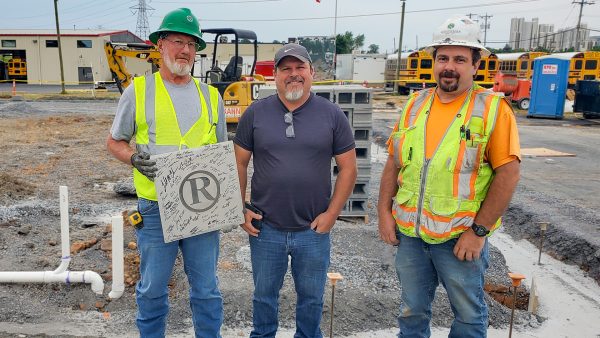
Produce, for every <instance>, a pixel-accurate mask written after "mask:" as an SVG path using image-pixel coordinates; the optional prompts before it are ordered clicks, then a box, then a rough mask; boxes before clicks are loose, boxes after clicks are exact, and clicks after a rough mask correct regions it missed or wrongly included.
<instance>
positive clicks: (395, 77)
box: [394, 0, 406, 93]
mask: <svg viewBox="0 0 600 338" xmlns="http://www.w3.org/2000/svg"><path fill="white" fill-rule="evenodd" d="M400 1H402V16H401V18H400V38H399V39H398V60H397V61H396V76H394V79H396V80H395V81H394V93H398V81H400V59H401V54H402V34H403V33H404V8H405V6H406V0H400Z"/></svg>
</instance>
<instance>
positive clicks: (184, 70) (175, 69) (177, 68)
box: [163, 55, 192, 76]
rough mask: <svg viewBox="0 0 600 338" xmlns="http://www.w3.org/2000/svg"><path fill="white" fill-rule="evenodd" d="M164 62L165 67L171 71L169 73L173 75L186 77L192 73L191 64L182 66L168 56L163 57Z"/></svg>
mask: <svg viewBox="0 0 600 338" xmlns="http://www.w3.org/2000/svg"><path fill="white" fill-rule="evenodd" d="M163 60H164V61H165V66H167V69H169V71H171V73H173V74H175V75H177V76H186V75H189V74H190V72H191V71H192V66H190V64H189V63H186V64H181V63H178V62H175V61H173V60H172V59H171V57H170V56H168V55H165V56H164V57H163Z"/></svg>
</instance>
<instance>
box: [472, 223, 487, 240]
mask: <svg viewBox="0 0 600 338" xmlns="http://www.w3.org/2000/svg"><path fill="white" fill-rule="evenodd" d="M471 227H472V228H473V231H474V232H475V234H476V235H477V236H479V237H483V236H485V235H487V234H488V233H489V231H488V230H487V229H486V228H485V227H484V226H482V225H479V224H475V223H473V225H472V226H471Z"/></svg>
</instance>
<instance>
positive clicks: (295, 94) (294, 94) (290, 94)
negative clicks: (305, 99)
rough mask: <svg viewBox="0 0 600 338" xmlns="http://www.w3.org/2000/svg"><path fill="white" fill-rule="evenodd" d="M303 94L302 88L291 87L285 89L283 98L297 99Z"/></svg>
mask: <svg viewBox="0 0 600 338" xmlns="http://www.w3.org/2000/svg"><path fill="white" fill-rule="evenodd" d="M302 95H304V88H299V89H295V90H294V89H292V90H286V91H285V95H284V96H285V99H286V100H288V101H292V102H293V101H298V100H300V98H301V97H302Z"/></svg>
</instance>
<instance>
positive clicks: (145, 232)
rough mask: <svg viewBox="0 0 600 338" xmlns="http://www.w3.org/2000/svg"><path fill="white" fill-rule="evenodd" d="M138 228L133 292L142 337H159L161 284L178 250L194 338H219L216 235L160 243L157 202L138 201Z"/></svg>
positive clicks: (163, 300) (163, 313)
mask: <svg viewBox="0 0 600 338" xmlns="http://www.w3.org/2000/svg"><path fill="white" fill-rule="evenodd" d="M138 210H139V212H140V214H141V215H142V221H143V224H144V227H143V228H141V229H139V230H136V236H137V242H138V251H139V253H140V280H139V281H138V283H137V286H136V288H135V293H136V301H137V305H138V313H137V319H136V323H137V327H138V329H139V331H140V336H141V337H142V338H146V337H164V336H165V329H166V322H167V314H168V312H169V289H168V286H167V284H168V283H169V279H170V278H171V274H172V272H173V266H174V264H175V258H176V257H177V252H178V250H179V249H181V255H182V256H183V268H184V271H185V273H186V275H187V278H188V282H189V284H190V306H191V309H192V322H193V323H194V330H195V332H196V337H221V335H220V330H221V324H222V323H223V299H222V298H221V292H220V291H219V286H218V280H217V259H218V256H219V232H218V231H214V232H210V233H206V234H201V235H197V236H193V237H189V238H185V239H181V240H178V241H173V242H170V243H165V242H164V239H163V230H162V226H161V222H160V214H159V209H158V203H157V202H155V201H149V200H146V199H142V198H140V199H139V200H138Z"/></svg>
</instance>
